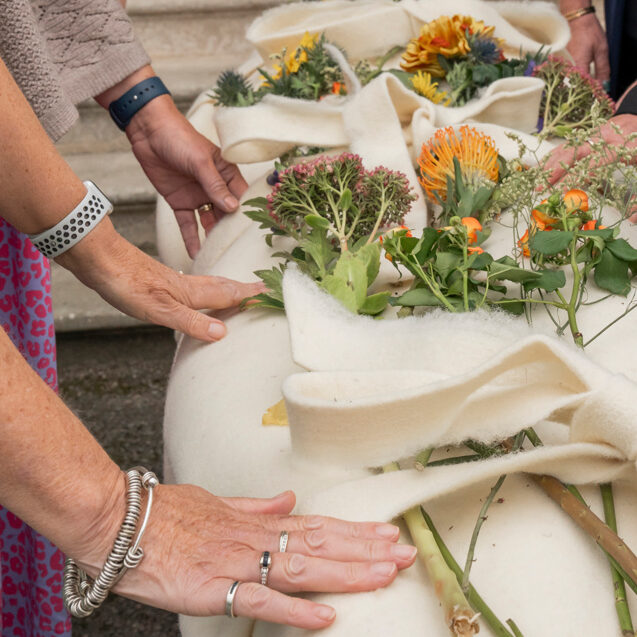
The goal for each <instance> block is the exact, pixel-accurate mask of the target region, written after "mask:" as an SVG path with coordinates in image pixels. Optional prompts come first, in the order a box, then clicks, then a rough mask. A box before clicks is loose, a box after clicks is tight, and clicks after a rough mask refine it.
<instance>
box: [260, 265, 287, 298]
mask: <svg viewBox="0 0 637 637" xmlns="http://www.w3.org/2000/svg"><path fill="white" fill-rule="evenodd" d="M283 271H284V268H272V269H271V270H256V271H255V274H256V275H257V276H258V277H259V278H260V279H261V280H262V281H263V282H264V283H265V284H266V286H267V287H268V292H267V295H268V296H270V297H272V298H274V299H276V300H278V301H280V302H281V304H283Z"/></svg>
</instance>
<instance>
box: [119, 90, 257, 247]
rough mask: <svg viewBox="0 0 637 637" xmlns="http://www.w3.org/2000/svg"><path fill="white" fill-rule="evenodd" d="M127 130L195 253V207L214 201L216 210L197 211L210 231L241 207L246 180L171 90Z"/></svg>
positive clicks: (156, 100) (197, 237)
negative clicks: (177, 102) (177, 103)
mask: <svg viewBox="0 0 637 637" xmlns="http://www.w3.org/2000/svg"><path fill="white" fill-rule="evenodd" d="M126 134H127V135H128V138H129V140H130V143H131V147H132V150H133V153H134V154H135V157H137V160H138V161H139V163H140V165H141V167H142V168H143V170H144V172H145V173H146V175H147V177H148V178H149V179H150V181H151V183H152V184H153V186H154V187H155V188H156V190H157V192H159V193H160V194H161V195H162V196H163V197H164V198H165V199H166V201H167V202H168V204H169V205H170V207H171V208H172V209H173V211H174V212H175V218H176V219H177V223H178V224H179V228H180V230H181V234H182V237H183V239H184V243H185V244H186V250H187V251H188V254H189V255H190V257H191V258H194V256H195V255H196V254H197V252H198V251H199V248H200V243H199V234H198V230H197V218H196V213H195V209H196V208H199V207H200V206H202V205H203V204H206V203H212V205H213V210H211V211H201V212H199V219H200V221H201V225H202V226H203V228H204V230H205V232H206V234H208V232H210V230H211V229H212V228H213V226H214V225H215V223H216V222H217V221H218V220H219V219H220V218H221V217H222V216H223V215H224V214H227V213H231V212H234V211H235V210H237V208H238V206H239V198H240V197H241V195H242V194H243V193H244V192H245V190H246V188H247V187H248V185H247V183H246V182H245V180H244V179H243V177H242V176H241V173H240V172H239V169H238V168H237V167H236V166H235V164H231V163H229V162H227V161H225V160H224V159H223V157H221V152H220V150H219V148H218V147H217V146H215V145H214V144H213V143H212V142H211V141H210V140H208V139H207V138H206V137H204V136H203V135H201V134H200V133H198V132H197V131H196V130H195V129H194V128H193V126H192V124H190V122H189V121H188V120H187V119H186V118H185V117H184V116H183V115H182V114H181V113H180V112H179V110H178V109H177V107H176V106H175V105H174V103H173V102H172V100H171V99H170V97H168V96H162V97H159V98H156V99H154V100H152V101H151V102H150V103H149V104H147V105H146V106H145V107H144V108H143V109H142V110H141V111H139V113H137V115H135V117H134V118H133V120H132V121H131V123H130V125H129V126H128V128H127V129H126Z"/></svg>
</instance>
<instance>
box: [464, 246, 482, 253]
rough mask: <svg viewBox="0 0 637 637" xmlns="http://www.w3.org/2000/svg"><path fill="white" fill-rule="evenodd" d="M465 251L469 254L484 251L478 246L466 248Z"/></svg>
mask: <svg viewBox="0 0 637 637" xmlns="http://www.w3.org/2000/svg"><path fill="white" fill-rule="evenodd" d="M467 251H468V252H469V254H482V253H483V252H484V250H483V249H482V248H481V247H480V246H473V247H469V248H467Z"/></svg>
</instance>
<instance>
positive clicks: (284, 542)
mask: <svg viewBox="0 0 637 637" xmlns="http://www.w3.org/2000/svg"><path fill="white" fill-rule="evenodd" d="M289 537H290V534H289V533H288V532H287V531H281V535H279V553H285V549H287V547H288V538H289Z"/></svg>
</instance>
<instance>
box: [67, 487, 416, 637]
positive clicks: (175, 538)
mask: <svg viewBox="0 0 637 637" xmlns="http://www.w3.org/2000/svg"><path fill="white" fill-rule="evenodd" d="M121 489H122V494H121V497H120V498H119V499H118V500H117V502H118V504H117V507H116V509H117V510H116V511H114V512H113V514H112V515H110V516H109V520H110V524H109V526H108V529H107V531H106V532H104V531H103V530H101V529H100V530H99V531H98V533H97V534H96V535H95V537H100V538H102V540H101V541H100V542H99V543H98V545H96V546H94V547H92V548H91V549H90V550H89V551H88V552H87V553H86V554H85V556H84V557H83V559H82V562H83V564H84V566H89V567H92V568H90V572H91V573H92V574H95V573H96V571H97V569H98V568H100V567H101V562H102V561H103V559H104V557H103V556H104V555H105V554H106V553H107V552H108V550H109V548H110V546H109V542H112V541H113V539H114V537H115V535H116V533H117V529H118V527H119V524H120V523H121V519H122V518H123V506H124V504H123V503H124V501H125V497H124V486H123V485H122V487H121ZM294 504H295V497H294V494H293V493H292V492H289V491H288V492H285V493H283V494H281V495H279V496H277V497H275V498H271V499H256V498H255V499H250V498H219V497H215V496H214V495H212V494H210V493H208V492H207V491H205V490H203V489H200V488H199V487H195V486H192V485H176V486H173V485H160V486H159V487H157V488H156V490H155V500H154V504H153V508H152V512H151V516H150V522H149V526H148V528H147V531H146V534H145V535H144V539H143V542H142V545H143V549H144V554H145V557H144V559H143V560H142V562H141V564H140V566H139V567H138V568H136V569H134V570H131V571H128V572H127V573H126V575H125V576H124V577H123V578H122V580H121V582H120V583H119V584H118V585H117V587H116V588H115V589H114V590H115V592H117V593H119V594H121V595H124V596H126V597H130V598H133V599H136V600H138V601H141V602H144V603H146V604H150V605H152V606H158V607H160V608H164V609H166V610H169V611H172V612H176V613H183V614H186V615H198V616H209V615H222V614H223V613H224V609H225V608H224V607H225V599H226V594H227V592H228V590H229V588H230V586H231V584H232V583H233V582H234V581H237V580H238V581H240V582H242V584H241V585H240V586H239V588H238V590H237V593H236V597H235V601H234V613H235V614H236V615H237V616H245V617H251V618H254V619H262V620H264V621H269V622H276V623H284V624H290V625H293V626H298V627H301V628H305V629H308V630H316V629H320V628H324V627H326V626H328V625H330V624H331V623H332V622H333V621H334V617H335V612H334V610H333V609H332V608H331V607H329V606H326V605H323V604H317V603H315V602H312V601H309V600H306V599H301V598H297V597H289V596H288V595H287V594H286V593H296V592H301V591H321V592H359V591H370V590H375V589H378V588H382V587H384V586H387V585H388V584H390V583H391V582H392V581H393V580H394V578H395V577H396V575H397V572H398V570H399V569H402V568H406V567H408V566H410V565H411V564H413V562H414V560H415V556H416V549H415V548H414V547H412V546H406V545H402V544H397V543H396V542H397V540H398V536H399V530H398V528H397V527H395V526H393V525H390V524H381V523H371V522H370V523H351V522H345V521H343V520H338V519H334V518H327V517H321V516H296V515H290V512H291V511H292V509H293V507H294ZM281 531H287V532H288V533H289V540H288V545H287V551H286V552H285V553H280V552H278V551H279V537H280V533H281ZM263 551H270V553H271V554H272V566H271V568H270V571H269V576H268V581H267V586H262V585H261V584H260V583H258V582H260V567H259V559H260V557H261V554H262V552H263ZM74 557H80V556H74Z"/></svg>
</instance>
